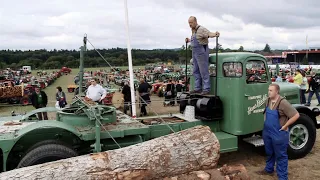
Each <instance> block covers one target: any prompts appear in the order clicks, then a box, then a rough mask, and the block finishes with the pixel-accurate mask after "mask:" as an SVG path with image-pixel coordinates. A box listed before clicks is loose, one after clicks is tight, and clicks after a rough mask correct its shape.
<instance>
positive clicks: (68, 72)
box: [60, 67, 72, 75]
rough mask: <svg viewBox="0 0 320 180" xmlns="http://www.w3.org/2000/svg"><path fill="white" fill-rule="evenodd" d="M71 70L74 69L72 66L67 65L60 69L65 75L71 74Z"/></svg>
mask: <svg viewBox="0 0 320 180" xmlns="http://www.w3.org/2000/svg"><path fill="white" fill-rule="evenodd" d="M71 71H72V70H71V69H70V68H67V67H62V68H61V70H60V72H61V73H62V74H65V75H67V74H70V73H71Z"/></svg>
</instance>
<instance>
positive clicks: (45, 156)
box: [17, 143, 78, 168]
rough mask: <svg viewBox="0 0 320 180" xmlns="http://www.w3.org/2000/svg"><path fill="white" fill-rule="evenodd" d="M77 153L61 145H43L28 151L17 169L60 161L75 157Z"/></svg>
mask: <svg viewBox="0 0 320 180" xmlns="http://www.w3.org/2000/svg"><path fill="white" fill-rule="evenodd" d="M77 155H78V154H77V152H75V151H74V150H73V149H71V148H69V147H67V146H64V145H62V144H55V143H51V144H44V145H41V146H38V147H36V148H34V149H32V150H31V151H29V152H28V153H27V154H26V155H25V156H24V157H23V158H22V159H21V161H20V162H19V164H18V166H17V168H22V167H27V166H33V165H37V164H42V163H46V162H51V161H57V160H60V159H66V158H70V157H74V156H77Z"/></svg>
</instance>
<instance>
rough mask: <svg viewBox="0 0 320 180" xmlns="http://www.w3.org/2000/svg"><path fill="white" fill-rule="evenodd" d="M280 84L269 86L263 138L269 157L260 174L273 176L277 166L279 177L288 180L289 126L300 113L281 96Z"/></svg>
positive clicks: (281, 179)
mask: <svg viewBox="0 0 320 180" xmlns="http://www.w3.org/2000/svg"><path fill="white" fill-rule="evenodd" d="M279 92H280V87H279V85H278V84H270V85H269V90H268V94H269V98H268V100H267V103H266V109H265V111H264V114H265V121H264V127H263V131H262V138H263V141H264V145H265V152H266V155H267V160H266V167H265V168H264V170H262V171H261V172H259V174H270V175H271V174H272V173H273V172H274V165H275V163H276V164H277V165H276V170H277V175H278V178H279V179H280V180H287V179H288V155H287V148H288V144H289V126H290V125H291V124H293V123H294V122H295V121H296V120H297V119H298V118H299V116H300V115H299V113H298V111H297V110H296V109H295V108H294V107H292V106H291V104H290V103H289V102H288V101H287V100H286V99H285V98H283V97H281V96H280V95H279Z"/></svg>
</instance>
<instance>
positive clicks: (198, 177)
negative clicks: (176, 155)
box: [163, 164, 250, 180]
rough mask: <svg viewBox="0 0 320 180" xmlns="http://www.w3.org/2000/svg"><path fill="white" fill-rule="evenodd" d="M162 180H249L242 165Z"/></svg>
mask: <svg viewBox="0 0 320 180" xmlns="http://www.w3.org/2000/svg"><path fill="white" fill-rule="evenodd" d="M163 180H250V177H249V175H248V172H247V170H246V168H245V167H244V166H243V165H242V164H238V165H232V166H227V165H226V164H225V165H223V166H222V167H221V168H218V169H210V170H205V171H193V172H189V173H186V174H181V175H178V176H174V177H166V178H164V179H163Z"/></svg>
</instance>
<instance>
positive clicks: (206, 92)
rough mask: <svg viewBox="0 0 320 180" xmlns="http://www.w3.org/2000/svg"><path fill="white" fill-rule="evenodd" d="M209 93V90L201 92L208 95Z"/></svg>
mask: <svg viewBox="0 0 320 180" xmlns="http://www.w3.org/2000/svg"><path fill="white" fill-rule="evenodd" d="M208 94H210V92H208V91H204V92H202V93H201V95H208Z"/></svg>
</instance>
